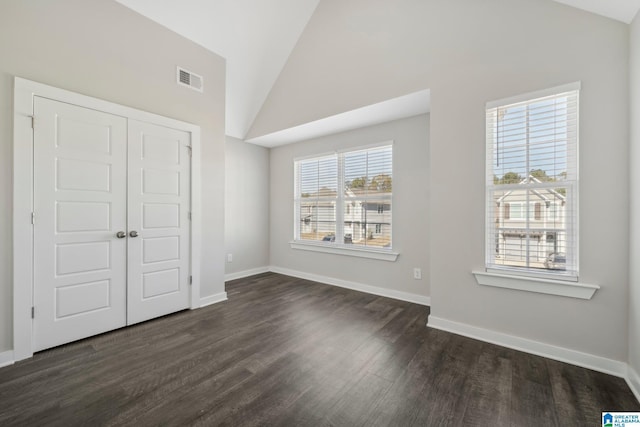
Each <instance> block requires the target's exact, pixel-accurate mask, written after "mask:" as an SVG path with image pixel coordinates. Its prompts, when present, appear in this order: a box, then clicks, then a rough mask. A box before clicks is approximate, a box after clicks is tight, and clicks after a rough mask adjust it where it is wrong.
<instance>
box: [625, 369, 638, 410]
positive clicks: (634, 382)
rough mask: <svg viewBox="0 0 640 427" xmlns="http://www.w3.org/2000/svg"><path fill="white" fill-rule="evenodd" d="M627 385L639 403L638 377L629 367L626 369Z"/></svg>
mask: <svg viewBox="0 0 640 427" xmlns="http://www.w3.org/2000/svg"><path fill="white" fill-rule="evenodd" d="M626 380H627V384H629V388H630V389H631V391H632V392H633V394H634V395H635V396H636V399H638V402H640V375H638V372H636V370H635V369H633V367H632V366H631V365H629V367H628V368H627V378H626Z"/></svg>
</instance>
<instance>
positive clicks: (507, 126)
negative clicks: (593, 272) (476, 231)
mask: <svg viewBox="0 0 640 427" xmlns="http://www.w3.org/2000/svg"><path fill="white" fill-rule="evenodd" d="M495 104H496V103H492V105H493V106H492V107H491V108H487V112H486V113H487V127H486V129H487V135H486V139H487V168H486V170H487V181H486V188H487V191H486V206H487V211H486V218H487V227H486V229H487V235H486V245H487V247H486V254H487V261H486V262H487V268H490V269H505V270H510V271H512V272H524V273H526V274H542V275H551V276H555V277H560V278H563V277H564V278H576V277H577V275H578V250H577V249H578V233H577V226H578V212H577V194H578V193H577V192H578V90H577V89H576V90H565V91H562V92H560V93H554V94H549V95H547V96H541V97H536V98H535V99H530V100H526V101H521V102H516V103H510V104H506V105H499V103H498V105H495Z"/></svg>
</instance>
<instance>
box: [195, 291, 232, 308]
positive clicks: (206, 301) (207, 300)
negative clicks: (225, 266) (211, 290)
mask: <svg viewBox="0 0 640 427" xmlns="http://www.w3.org/2000/svg"><path fill="white" fill-rule="evenodd" d="M226 300H227V293H226V292H220V293H219V294H215V295H209V296H208V297H203V298H200V308H202V307H206V306H208V305H211V304H215V303H218V302H222V301H226Z"/></svg>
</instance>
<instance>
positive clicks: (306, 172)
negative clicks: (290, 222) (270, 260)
mask: <svg viewBox="0 0 640 427" xmlns="http://www.w3.org/2000/svg"><path fill="white" fill-rule="evenodd" d="M295 170H296V172H295V173H296V179H295V185H296V190H295V205H296V216H297V217H298V224H297V229H296V238H297V239H300V240H323V239H324V238H325V237H327V236H334V238H335V233H336V207H337V196H338V188H339V186H338V157H337V156H336V155H333V156H326V157H320V158H314V159H308V160H301V161H298V162H296V163H295Z"/></svg>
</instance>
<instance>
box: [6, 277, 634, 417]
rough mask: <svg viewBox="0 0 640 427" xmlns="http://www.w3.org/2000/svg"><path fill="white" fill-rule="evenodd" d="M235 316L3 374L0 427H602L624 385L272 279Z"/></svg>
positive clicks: (386, 306)
mask: <svg viewBox="0 0 640 427" xmlns="http://www.w3.org/2000/svg"><path fill="white" fill-rule="evenodd" d="M227 292H228V295H229V301H227V302H224V303H220V304H216V305H213V306H209V307H206V308H203V309H199V310H195V311H185V312H181V313H177V314H174V315H170V316H166V317H163V318H161V319H156V320H154V321H150V322H146V323H143V324H139V325H136V326H133V327H129V328H125V329H121V330H117V331H114V332H110V333H107V334H103V335H100V336H97V337H93V338H89V339H86V340H83V341H79V342H75V343H72V344H68V345H65V346H61V347H58V348H54V349H51V350H47V351H43V352H40V353H38V354H36V355H35V356H34V357H33V358H32V359H29V360H26V361H22V362H19V363H17V364H15V365H13V366H9V367H6V368H2V369H0V425H1V426H14V425H15V426H38V425H43V426H44V425H46V426H73V425H78V426H98V425H132V426H133V425H135V426H138V427H140V426H156V425H168V426H178V425H179V426H183V425H202V426H210V425H229V426H253V425H269V426H316V425H323V426H324V425H335V426H358V425H367V426H369V425H374V426H389V425H392V426H411V425H416V426H445V425H470V426H556V425H557V426H560V425H562V426H566V425H570V426H600V425H601V421H600V417H601V411H614V410H617V411H622V410H625V411H640V404H639V403H638V401H637V400H636V399H635V398H634V396H633V394H632V393H631V391H630V390H629V388H628V387H627V385H626V383H625V381H624V380H623V379H620V378H616V377H612V376H609V375H605V374H601V373H598V372H594V371H590V370H587V369H582V368H578V367H575V366H572V365H567V364H565V363H560V362H556V361H553V360H549V359H545V358H542V357H537V356H532V355H529V354H525V353H521V352H518V351H514V350H510V349H506V348H502V347H498V346H495V345H491V344H487V343H483V342H480V341H476V340H472V339H469V338H464V337H460V336H457V335H453V334H449V333H446V332H441V331H438V330H434V329H431V328H428V327H426V326H425V323H426V321H427V315H428V312H429V309H428V307H424V306H419V305H415V304H411V303H406V302H402V301H396V300H393V299H388V298H382V297H377V296H374V295H368V294H363V293H359V292H354V291H349V290H346V289H341V288H337V287H331V286H327V285H322V284H318V283H314V282H309V281H306V280H301V279H295V278H292V277H287V276H282V275H278V274H273V273H266V274H262V275H258V276H253V277H251V278H247V279H240V280H236V281H233V282H229V283H227Z"/></svg>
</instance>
